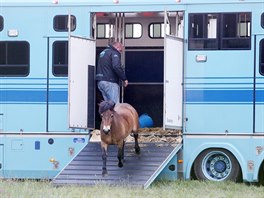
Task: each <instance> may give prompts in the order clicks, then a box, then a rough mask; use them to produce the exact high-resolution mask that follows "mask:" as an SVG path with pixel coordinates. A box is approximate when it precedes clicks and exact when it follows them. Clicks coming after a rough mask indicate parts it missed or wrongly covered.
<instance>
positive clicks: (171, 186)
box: [0, 180, 264, 198]
mask: <svg viewBox="0 0 264 198" xmlns="http://www.w3.org/2000/svg"><path fill="white" fill-rule="evenodd" d="M0 197H1V198H31V197H32V198H90V197H91V198H97V197H98V198H108V197H109V198H118V197H121V198H123V197H125V198H134V197H136V198H141V197H142V198H155V197H160V198H167V197H169V198H174V197H175V198H177V197H184V198H189V197H190V198H192V197H194V198H199V197H202V198H207V197H212V198H214V197H232V198H233V197H239V198H244V197H245V198H251V197H252V198H253V197H254V198H255V197H256V198H258V197H259V198H262V197H264V187H263V186H260V187H258V186H256V185H247V184H245V183H233V182H205V181H194V180H192V181H180V180H178V181H173V182H168V181H166V182H165V181H164V182H160V181H159V182H155V183H153V184H152V185H151V186H150V187H149V188H148V189H146V190H144V189H138V188H132V187H129V186H115V187H113V186H112V187H110V186H104V185H96V186H61V187H55V186H53V185H52V184H51V183H50V182H48V181H34V180H33V181H32V180H26V181H14V180H0Z"/></svg>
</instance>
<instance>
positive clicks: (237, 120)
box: [0, 0, 264, 188]
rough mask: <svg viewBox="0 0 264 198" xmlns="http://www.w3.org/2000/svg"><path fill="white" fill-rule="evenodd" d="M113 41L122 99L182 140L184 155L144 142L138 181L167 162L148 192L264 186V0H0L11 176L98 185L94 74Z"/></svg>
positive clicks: (2, 91) (2, 119) (0, 101)
mask: <svg viewBox="0 0 264 198" xmlns="http://www.w3.org/2000/svg"><path fill="white" fill-rule="evenodd" d="M112 41H120V42H122V43H123V44H124V46H125V50H124V52H123V55H122V62H123V64H124V68H125V71H126V74H127V77H128V79H129V85H128V87H126V88H122V90H121V101H122V102H126V103H129V104H131V105H132V106H133V107H135V109H136V110H137V111H138V113H139V114H144V113H147V114H148V115H150V117H151V118H152V119H153V121H154V127H160V128H161V127H162V128H163V129H175V130H180V131H181V137H182V141H181V142H180V143H179V144H177V145H176V146H174V147H171V146H170V145H167V144H164V143H161V144H162V145H163V146H162V147H159V146H158V145H157V144H158V143H156V144H151V146H148V145H149V144H148V143H147V142H146V143H144V144H145V149H146V150H145V151H147V152H149V153H152V154H151V155H148V156H147V155H145V154H146V153H145V154H144V147H143V148H142V150H141V154H142V155H143V156H144V157H142V158H145V157H148V159H147V160H145V161H142V166H143V167H144V168H143V169H142V170H140V174H138V177H140V176H141V177H143V176H142V175H144V173H147V172H151V171H149V169H150V167H152V165H153V164H154V162H153V164H151V163H150V162H152V161H153V160H154V158H155V159H156V156H158V155H159V157H158V158H157V161H159V160H160V161H159V162H157V163H158V165H157V166H155V168H153V170H152V172H151V173H150V174H149V175H148V176H146V178H144V179H145V181H144V183H143V184H142V185H143V187H144V188H147V187H148V186H149V185H150V184H151V182H153V181H154V180H156V179H166V180H176V179H179V178H183V179H187V180H189V179H193V178H194V179H202V180H212V181H225V180H233V181H237V180H243V181H245V182H259V181H261V180H263V177H264V120H263V118H264V2H263V0H221V1H220V0H213V1H212V0H211V1H210V0H197V1H191V0H159V1H150V0H102V1H94V0H76V1H72V0H53V1H52V0H40V1H36V2H35V1H30V0H9V1H2V0H0V178H22V179H24V178H30V179H53V182H54V183H55V184H58V185H59V184H67V183H72V184H95V183H96V182H98V180H96V178H100V175H97V173H96V171H95V169H96V168H98V167H101V163H102V162H101V161H100V160H99V161H98V162H96V161H95V160H94V158H93V157H92V156H94V157H95V156H97V155H99V156H100V151H99V150H98V149H99V148H100V146H99V144H97V143H94V142H91V141H90V139H91V132H92V131H93V130H94V129H96V128H97V127H98V123H99V122H100V118H99V116H98V113H97V108H98V107H97V104H98V101H100V100H101V96H100V94H99V93H100V92H98V90H97V88H96V82H95V78H94V75H95V71H96V57H97V56H98V54H99V53H100V52H101V51H102V50H103V49H104V48H105V47H106V46H107V45H108V44H109V43H110V42H112ZM128 146H129V145H128ZM158 148H159V149H160V150H159V149H158ZM97 152H98V154H95V153H97ZM133 157H134V156H132V154H131V155H130V154H129V156H128V162H127V164H125V165H124V167H123V168H122V169H124V170H125V166H126V165H127V166H129V162H131V163H136V161H137V160H138V158H136V157H134V158H133ZM129 159H130V161H129ZM158 159H159V160H158ZM140 160H143V159H140ZM140 160H139V161H140ZM116 162H117V159H116ZM148 162H149V163H150V164H146V165H145V166H144V164H145V163H148ZM114 163H115V162H114ZM140 163H141V162H140ZM77 164H78V166H77ZM89 165H91V167H90V169H89V170H90V171H88V170H87V169H88V168H86V167H88V166H89ZM69 167H70V168H69ZM153 167H154V165H153ZM77 169H78V170H77ZM99 169H100V168H99ZM65 170H67V171H68V172H67V171H66V172H65ZM120 171H122V170H121V169H120ZM88 172H91V174H92V176H91V177H93V179H91V180H89V181H88V180H87V179H86V178H88ZM100 173H101V171H100ZM123 173H124V174H126V172H125V171H123ZM61 175H63V176H61ZM81 176H82V177H81ZM124 177H126V176H124ZM127 177H130V178H132V180H133V181H134V180H135V181H136V180H137V178H136V177H137V175H134V173H131V175H127ZM109 178H111V175H109ZM100 180H103V178H101V179H100ZM117 180H119V181H120V178H118V179H117ZM132 180H131V182H133V181H132ZM126 181H127V180H126ZM128 182H130V180H129V181H128Z"/></svg>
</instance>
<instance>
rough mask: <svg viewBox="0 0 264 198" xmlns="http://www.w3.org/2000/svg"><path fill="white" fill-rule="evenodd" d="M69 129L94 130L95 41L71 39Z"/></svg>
mask: <svg viewBox="0 0 264 198" xmlns="http://www.w3.org/2000/svg"><path fill="white" fill-rule="evenodd" d="M68 103H69V127H70V128H82V129H93V128H94V125H95V124H94V123H95V41H94V40H91V39H87V38H81V37H75V36H70V38H69V91H68Z"/></svg>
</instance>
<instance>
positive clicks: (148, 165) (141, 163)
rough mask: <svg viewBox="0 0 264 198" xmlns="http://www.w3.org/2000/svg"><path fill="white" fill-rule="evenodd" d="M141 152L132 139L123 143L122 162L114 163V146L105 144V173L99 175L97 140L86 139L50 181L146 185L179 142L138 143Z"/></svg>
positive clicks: (173, 151)
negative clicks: (71, 158) (78, 151)
mask: <svg viewBox="0 0 264 198" xmlns="http://www.w3.org/2000/svg"><path fill="white" fill-rule="evenodd" d="M139 146H140V148H141V153H140V154H139V155H137V154H136V153H135V149H134V143H133V142H129V143H126V145H125V153H124V158H125V162H124V166H123V167H122V168H119V167H118V166H117V164H118V159H117V146H115V145H110V146H109V147H108V157H107V170H108V175H107V176H105V177H103V176H102V156H101V147H100V142H90V143H88V144H87V146H86V147H85V148H84V149H83V150H82V151H81V152H80V153H79V154H78V155H77V156H76V157H75V158H74V159H73V161H71V162H70V163H69V165H68V166H66V168H65V169H64V170H62V171H61V173H60V174H59V175H58V176H56V177H55V178H54V179H53V181H52V182H53V184H54V185H58V186H59V185H67V184H70V185H75V184H76V185H96V184H107V185H129V186H137V187H142V188H147V187H148V186H149V185H150V184H151V183H152V182H153V181H154V180H155V178H156V177H157V176H158V175H159V173H160V172H161V171H162V170H163V169H164V167H165V166H166V165H167V164H168V162H169V161H170V160H171V159H172V157H173V156H175V154H176V153H177V152H178V150H179V149H180V148H181V144H179V145H176V147H175V145H174V146H172V145H170V144H168V143H161V142H159V143H140V144H139Z"/></svg>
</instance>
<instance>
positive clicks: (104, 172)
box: [101, 143, 108, 177]
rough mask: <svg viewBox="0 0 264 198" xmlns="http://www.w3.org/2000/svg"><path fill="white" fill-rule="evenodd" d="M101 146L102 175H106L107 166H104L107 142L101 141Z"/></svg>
mask: <svg viewBox="0 0 264 198" xmlns="http://www.w3.org/2000/svg"><path fill="white" fill-rule="evenodd" d="M101 148H102V159H103V167H102V175H103V177H104V176H106V175H107V174H108V173H107V168H106V160H107V144H103V143H101Z"/></svg>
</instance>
